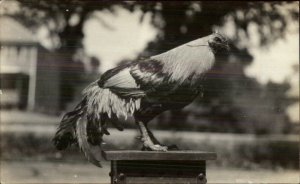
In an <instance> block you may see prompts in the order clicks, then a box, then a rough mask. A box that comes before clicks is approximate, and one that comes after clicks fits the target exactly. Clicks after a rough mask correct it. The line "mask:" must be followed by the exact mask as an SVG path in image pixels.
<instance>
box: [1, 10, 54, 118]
mask: <svg viewBox="0 0 300 184" xmlns="http://www.w3.org/2000/svg"><path fill="white" fill-rule="evenodd" d="M0 45H1V49H0V63H1V68H0V74H1V75H0V77H1V91H2V94H1V107H2V108H5V107H12V108H19V109H24V110H40V111H48V112H49V111H53V112H55V111H58V110H59V62H58V60H57V58H56V56H55V54H54V53H52V52H50V51H48V50H46V49H44V48H43V47H42V46H41V45H40V44H39V42H38V40H37V38H36V36H35V35H34V34H33V33H32V32H31V31H30V30H28V29H27V28H26V27H24V26H23V25H22V24H20V23H19V22H17V21H16V20H14V19H13V18H11V17H6V16H2V17H0Z"/></svg>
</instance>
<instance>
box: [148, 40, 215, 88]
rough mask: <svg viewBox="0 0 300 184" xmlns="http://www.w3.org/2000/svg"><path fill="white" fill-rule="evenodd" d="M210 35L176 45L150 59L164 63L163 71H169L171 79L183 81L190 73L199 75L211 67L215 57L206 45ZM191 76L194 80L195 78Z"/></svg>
mask: <svg viewBox="0 0 300 184" xmlns="http://www.w3.org/2000/svg"><path fill="white" fill-rule="evenodd" d="M210 38H211V35H210V36H206V37H203V38H200V39H197V40H194V41H191V42H189V43H186V44H183V45H181V46H178V47H176V48H174V49H172V50H170V51H167V52H165V53H162V54H159V55H156V56H152V57H151V59H154V60H158V61H161V62H163V63H164V67H163V72H165V73H169V74H171V75H170V80H171V81H177V82H179V83H183V82H184V81H185V80H186V79H187V78H188V77H190V76H191V75H195V76H197V77H200V76H201V74H203V73H205V72H206V71H208V70H209V69H211V68H212V66H213V64H214V62H215V57H214V54H213V52H212V50H211V49H210V47H209V46H208V40H209V39H210ZM197 77H196V78H193V79H194V80H196V79H197Z"/></svg>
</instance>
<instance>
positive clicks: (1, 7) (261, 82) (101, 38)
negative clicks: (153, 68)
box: [0, 0, 300, 183]
mask: <svg viewBox="0 0 300 184" xmlns="http://www.w3.org/2000/svg"><path fill="white" fill-rule="evenodd" d="M215 30H218V31H219V32H221V33H222V34H224V35H226V36H227V37H228V38H229V39H230V42H231V43H230V45H231V51H230V53H229V54H228V55H226V56H222V57H220V58H218V59H219V60H221V62H218V63H220V64H218V65H217V66H215V68H214V69H213V70H212V71H211V72H209V73H208V74H207V76H206V81H205V82H203V93H202V94H201V95H200V96H199V97H198V98H197V99H196V100H195V101H194V102H193V103H192V104H191V105H189V106H187V107H186V108H184V109H183V110H181V111H176V112H171V111H168V112H165V113H163V114H161V115H160V116H159V117H157V118H155V119H154V120H153V121H152V122H151V123H150V126H151V128H152V129H156V130H154V134H155V135H157V137H158V138H160V139H161V140H162V142H163V143H176V144H177V145H179V147H180V148H182V149H193V150H203V151H215V152H217V154H218V159H217V160H216V161H210V162H209V163H208V171H207V172H208V181H209V182H211V183H218V182H219V183H226V182H227V183H247V182H248V183H249V182H252V183H253V182H254V183H255V182H256V183H258V182H268V183H299V174H298V172H299V131H300V123H299V2H296V1H295V2H292V1H289V2H280V1H277V2H246V1H245V2H244V1H243V2H242V1H241V2H238V1H235V2H230V1H227V2H217V1H204V2H197V1H192V2H189V1H185V2H179V1H176V2H166V1H162V2H158V1H156V2H154V1H152V2H151V1H148V2H132V1H131V2H117V1H112V2H109V1H104V2H100V1H96V0H85V1H79V0H52V1H48V0H37V1H31V0H28V1H27V0H1V1H0V44H1V50H0V62H1V70H0V72H1V73H0V74H1V75H0V77H1V111H0V113H1V181H2V182H9V183H12V182H19V183H20V182H21V183H32V182H37V183H42V182H47V183H62V182H63V183H69V182H73V183H74V182H75V183H79V182H86V183H95V182H98V183H99V182H100V183H108V182H109V177H108V173H109V163H108V162H105V161H104V162H103V163H104V164H103V165H104V168H103V169H99V168H96V167H95V166H93V165H91V164H89V163H88V162H87V161H86V159H85V158H84V156H83V154H82V153H80V152H79V151H78V149H77V148H76V147H73V148H71V149H69V150H66V151H63V152H59V151H56V150H55V149H54V147H53V145H52V142H51V139H52V137H53V135H54V132H55V129H56V127H57V125H58V123H59V121H60V119H61V117H62V115H63V113H65V112H66V111H68V110H70V109H72V108H73V107H74V105H75V104H76V103H77V102H78V101H79V99H80V98H81V91H82V90H83V89H84V87H86V86H87V85H88V84H89V83H91V82H92V81H94V80H96V79H98V78H99V77H100V76H101V74H102V73H104V72H105V71H106V70H108V69H110V68H113V67H115V66H117V65H120V64H124V63H127V62H130V61H131V60H135V59H138V58H142V57H148V56H152V55H155V54H158V53H161V52H164V51H167V50H169V49H171V48H173V47H176V46H178V45H180V44H183V43H186V42H188V41H190V40H193V39H196V38H199V37H203V36H206V35H209V34H211V33H212V32H213V31H215ZM120 123H122V124H123V125H124V126H125V127H126V130H125V131H123V132H118V131H117V130H115V129H114V128H111V130H110V132H111V134H112V135H111V136H108V137H105V140H106V147H107V149H140V148H141V145H140V144H139V142H138V141H137V140H136V139H135V136H137V135H138V132H137V131H136V129H135V124H134V123H133V122H131V121H124V122H120Z"/></svg>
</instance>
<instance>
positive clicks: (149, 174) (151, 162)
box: [104, 150, 217, 184]
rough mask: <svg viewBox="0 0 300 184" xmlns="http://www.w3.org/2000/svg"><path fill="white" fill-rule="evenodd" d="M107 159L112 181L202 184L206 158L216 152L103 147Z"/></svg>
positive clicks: (204, 181)
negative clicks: (116, 149) (121, 149)
mask: <svg viewBox="0 0 300 184" xmlns="http://www.w3.org/2000/svg"><path fill="white" fill-rule="evenodd" d="M104 154H105V158H106V159H107V160H110V161H111V172H110V177H111V183H112V184H137V183H148V184H150V183H152V184H154V183H155V184H157V183H170V184H171V183H172V184H173V183H174V184H175V183H178V184H179V183H182V184H183V183H191V184H192V183H195V184H205V183H206V182H207V180H206V160H215V159H216V157H217V156H216V153H212V152H202V151H168V152H156V151H134V150H127V151H125V150H123V151H105V153H104Z"/></svg>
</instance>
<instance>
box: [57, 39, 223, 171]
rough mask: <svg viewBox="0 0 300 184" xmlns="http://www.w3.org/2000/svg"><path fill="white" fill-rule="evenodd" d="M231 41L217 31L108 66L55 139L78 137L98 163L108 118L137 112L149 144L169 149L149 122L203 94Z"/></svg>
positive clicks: (63, 143) (64, 143)
mask: <svg viewBox="0 0 300 184" xmlns="http://www.w3.org/2000/svg"><path fill="white" fill-rule="evenodd" d="M227 47H228V45H227V41H226V39H225V38H224V37H222V36H221V35H219V34H216V33H214V34H212V35H209V36H206V37H203V38H200V39H197V40H194V41H192V42H189V43H187V44H184V45H181V46H179V47H176V48H174V49H172V50H170V51H168V52H165V53H162V54H160V55H156V56H152V57H150V58H148V59H143V60H140V61H133V62H131V63H129V64H126V65H122V66H119V67H116V68H114V69H111V70H108V71H107V72H105V73H104V74H103V75H102V76H101V78H100V79H99V80H97V81H95V82H93V83H92V84H90V85H89V86H88V87H87V88H86V89H85V90H84V91H83V98H82V101H81V102H80V103H79V104H78V105H77V107H76V108H75V109H74V110H73V111H71V112H69V113H67V114H66V115H65V116H64V117H63V119H62V121H61V124H60V126H59V128H58V131H57V133H56V135H55V138H54V143H55V145H56V147H57V148H58V149H60V150H61V149H65V148H66V147H68V146H69V145H71V144H73V143H76V142H78V144H79V146H80V147H81V149H82V150H83V152H84V153H85V155H86V156H87V158H88V159H89V160H90V161H91V162H92V163H94V164H96V165H98V166H100V165H99V161H98V160H97V159H96V158H95V157H94V155H93V154H92V153H91V151H90V150H91V148H92V147H98V148H101V142H102V136H103V135H104V134H109V132H108V131H107V128H106V127H107V123H110V122H112V123H113V124H114V125H115V127H116V128H118V129H119V130H122V127H121V126H120V125H119V124H118V123H117V122H115V120H117V119H118V118H120V117H121V116H123V117H125V118H127V117H128V116H133V117H134V119H135V121H136V123H137V125H138V127H139V129H140V131H141V134H142V138H141V140H142V142H143V146H144V149H147V150H153V151H167V150H168V147H166V146H162V145H161V144H160V143H159V142H158V141H157V140H156V139H155V137H154V136H153V134H152V133H151V132H150V130H149V129H148V128H147V123H148V122H149V121H150V120H151V119H153V118H154V117H155V116H157V115H158V114H160V113H162V112H163V111H166V110H173V109H180V108H183V107H184V106H186V105H188V104H189V103H191V102H192V101H193V100H194V99H195V97H196V96H197V95H198V94H199V92H200V89H199V86H200V84H201V78H202V76H203V74H205V72H207V71H208V70H209V69H211V68H212V66H213V64H214V62H215V53H217V52H218V51H220V50H224V49H226V48H227Z"/></svg>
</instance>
